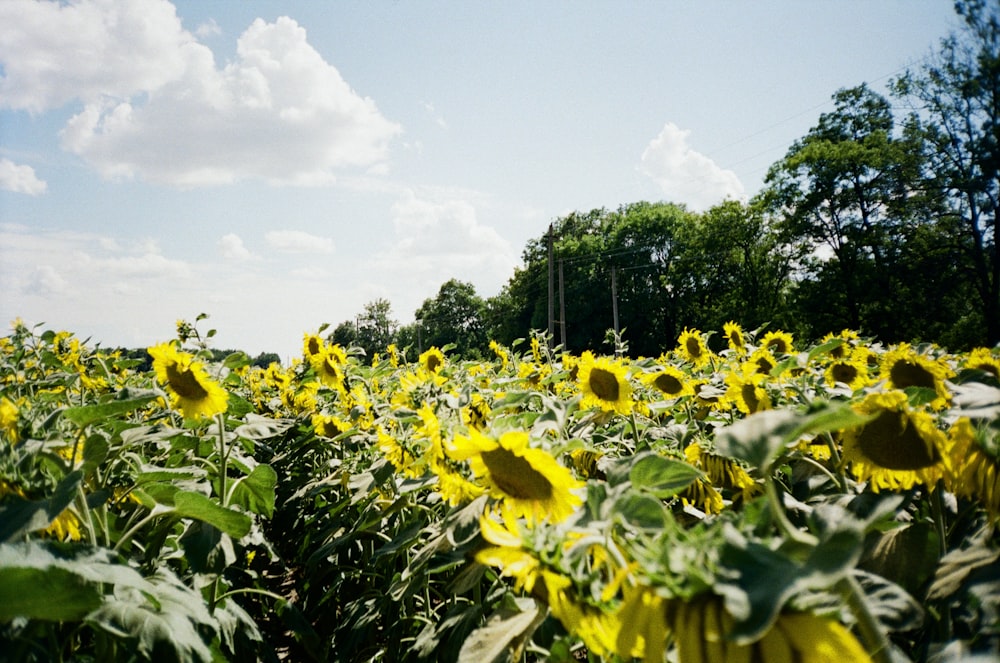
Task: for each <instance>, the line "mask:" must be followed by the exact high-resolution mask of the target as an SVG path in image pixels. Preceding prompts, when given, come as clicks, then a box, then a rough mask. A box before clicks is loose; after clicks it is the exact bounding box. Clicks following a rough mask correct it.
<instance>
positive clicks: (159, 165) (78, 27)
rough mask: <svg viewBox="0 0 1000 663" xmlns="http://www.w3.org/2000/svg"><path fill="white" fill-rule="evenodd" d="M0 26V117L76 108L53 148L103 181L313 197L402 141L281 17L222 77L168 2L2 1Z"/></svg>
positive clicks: (252, 35) (254, 34) (247, 37)
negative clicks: (16, 111) (266, 189)
mask: <svg viewBox="0 0 1000 663" xmlns="http://www.w3.org/2000/svg"><path fill="white" fill-rule="evenodd" d="M0 21H2V22H3V24H4V25H5V30H4V33H3V35H2V36H0V65H2V71H3V77H2V78H0V105H2V106H6V107H9V108H23V109H28V110H31V111H42V110H46V109H52V108H58V107H61V106H63V105H65V104H66V103H68V102H70V101H73V100H80V101H82V102H83V104H84V106H83V109H82V110H81V111H79V112H78V113H76V114H75V115H74V116H73V117H72V118H71V119H70V120H69V121H68V122H67V124H66V126H65V127H64V129H63V131H62V133H61V138H62V145H63V147H64V149H66V150H68V151H70V152H72V153H74V154H77V155H79V156H80V157H82V158H83V159H85V160H86V161H87V162H88V163H90V164H91V165H92V166H93V167H95V168H96V169H97V170H98V171H99V172H100V173H101V174H102V175H104V176H105V177H109V178H114V177H125V178H142V179H144V180H147V181H152V182H158V183H164V184H168V185H174V186H178V187H197V186H210V185H219V184H227V183H231V182H235V181H239V180H242V179H247V178H260V179H264V180H267V181H269V182H272V183H275V184H295V185H321V184H327V183H329V182H331V181H333V179H334V178H335V177H336V174H337V173H338V172H339V171H341V170H342V169H346V168H362V169H367V170H368V171H370V172H379V171H381V170H384V169H385V161H386V159H387V158H388V151H389V144H390V142H391V141H392V139H393V138H394V137H395V136H396V135H398V134H399V133H400V131H401V129H400V127H399V125H398V124H396V123H393V122H391V121H389V120H387V119H386V118H385V117H383V116H382V114H381V113H380V112H379V110H378V108H377V107H376V105H375V102H374V101H373V100H372V99H370V98H367V97H363V96H361V95H359V94H358V93H356V92H355V91H354V90H353V89H352V88H351V87H350V85H348V83H347V82H346V81H345V80H344V79H343V77H341V75H340V73H339V71H338V70H337V69H336V67H334V66H333V65H331V64H329V63H327V62H326V61H325V60H324V58H323V56H322V55H321V54H320V53H319V52H317V51H316V50H315V49H314V48H313V47H312V46H311V45H310V44H309V42H308V39H307V35H306V31H305V29H303V28H302V27H301V26H299V25H298V23H296V22H295V21H294V20H293V19H291V18H288V17H281V18H278V19H277V20H276V21H275V22H273V23H268V22H265V21H264V20H262V19H257V20H255V21H254V22H253V23H252V24H251V25H250V26H249V27H248V28H247V29H246V31H245V32H244V33H243V34H242V35H241V36H240V38H239V40H238V41H237V48H236V58H235V59H234V60H233V61H232V62H230V63H228V64H226V65H225V66H224V67H221V68H220V67H218V66H217V65H216V63H215V59H214V56H213V54H212V51H211V50H210V49H209V48H208V47H206V46H205V45H204V44H202V43H200V42H199V41H198V38H197V37H196V36H195V35H193V34H191V33H190V32H187V31H186V30H184V29H183V28H182V26H181V23H180V20H179V18H178V17H177V14H176V11H175V9H174V7H173V5H171V4H170V3H169V2H166V0H81V1H80V2H76V3H73V4H71V5H62V4H61V3H60V4H57V3H51V2H20V1H12V2H8V3H0Z"/></svg>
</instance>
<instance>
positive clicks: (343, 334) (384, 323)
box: [330, 298, 399, 361]
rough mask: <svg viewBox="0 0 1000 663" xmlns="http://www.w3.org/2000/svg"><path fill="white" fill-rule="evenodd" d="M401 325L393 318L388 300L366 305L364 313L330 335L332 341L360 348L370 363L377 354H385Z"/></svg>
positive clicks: (341, 324)
mask: <svg viewBox="0 0 1000 663" xmlns="http://www.w3.org/2000/svg"><path fill="white" fill-rule="evenodd" d="M398 329H399V323H398V322H396V321H395V320H393V318H392V305H391V304H390V303H389V300H387V299H381V298H380V299H376V300H374V301H371V302H368V303H367V304H365V308H364V311H363V312H362V313H360V314H359V315H357V316H356V317H355V319H354V320H345V321H343V322H341V323H340V324H339V325H337V327H336V328H335V329H334V330H333V333H331V334H330V340H331V341H332V342H334V343H339V344H340V345H342V346H344V347H350V346H354V347H359V348H361V349H363V350H364V351H365V355H366V356H367V357H368V359H369V361H370V360H371V358H372V357H373V356H375V353H377V352H385V349H386V347H387V346H388V345H389V344H390V343H392V342H393V341H394V339H395V337H396V333H397V330H398Z"/></svg>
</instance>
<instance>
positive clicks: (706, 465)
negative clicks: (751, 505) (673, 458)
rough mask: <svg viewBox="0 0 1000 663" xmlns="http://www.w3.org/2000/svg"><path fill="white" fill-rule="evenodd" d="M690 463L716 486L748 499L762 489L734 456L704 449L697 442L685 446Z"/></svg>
mask: <svg viewBox="0 0 1000 663" xmlns="http://www.w3.org/2000/svg"><path fill="white" fill-rule="evenodd" d="M684 457H685V458H686V459H687V461H688V463H690V464H691V465H694V466H695V467H697V468H699V469H700V470H701V471H702V472H704V473H705V476H707V477H708V480H709V481H710V482H711V483H712V485H714V486H719V487H720V488H724V489H726V490H729V491H733V492H735V493H736V494H737V495H739V497H740V498H741V499H743V500H744V501H745V500H748V499H750V498H752V497H753V496H754V495H756V494H757V493H759V492H760V491H761V487H760V485H758V484H757V482H756V481H754V480H753V478H752V477H751V476H750V475H749V474H748V473H747V471H746V470H745V469H744V468H743V467H742V466H741V465H740V464H739V463H737V462H736V461H735V460H733V459H732V458H726V457H725V456H718V455H716V454H713V453H710V452H707V451H704V450H703V449H702V448H701V445H700V444H698V443H697V442H692V443H691V444H689V445H688V446H687V447H685V448H684Z"/></svg>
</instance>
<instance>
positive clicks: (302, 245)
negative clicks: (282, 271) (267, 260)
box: [264, 230, 333, 253]
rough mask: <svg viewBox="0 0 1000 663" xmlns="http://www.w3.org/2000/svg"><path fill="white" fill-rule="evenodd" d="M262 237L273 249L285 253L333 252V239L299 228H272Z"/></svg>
mask: <svg viewBox="0 0 1000 663" xmlns="http://www.w3.org/2000/svg"><path fill="white" fill-rule="evenodd" d="M264 239H265V240H266V241H267V243H268V244H270V245H271V246H272V247H273V248H274V249H275V250H277V251H282V252H285V253H333V240H332V239H330V238H329V237H318V236H317V235H312V234H310V233H307V232H302V231H301V230H273V231H271V232H269V233H267V234H265V235H264Z"/></svg>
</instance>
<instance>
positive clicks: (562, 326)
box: [559, 258, 566, 352]
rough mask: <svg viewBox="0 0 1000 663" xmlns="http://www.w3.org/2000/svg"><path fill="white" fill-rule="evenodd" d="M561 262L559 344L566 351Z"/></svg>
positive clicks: (564, 300) (561, 261)
mask: <svg viewBox="0 0 1000 663" xmlns="http://www.w3.org/2000/svg"><path fill="white" fill-rule="evenodd" d="M563 284H564V281H563V260H562V258H559V342H560V343H561V344H562V348H563V352H565V351H566V291H565V290H564V288H563Z"/></svg>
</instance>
